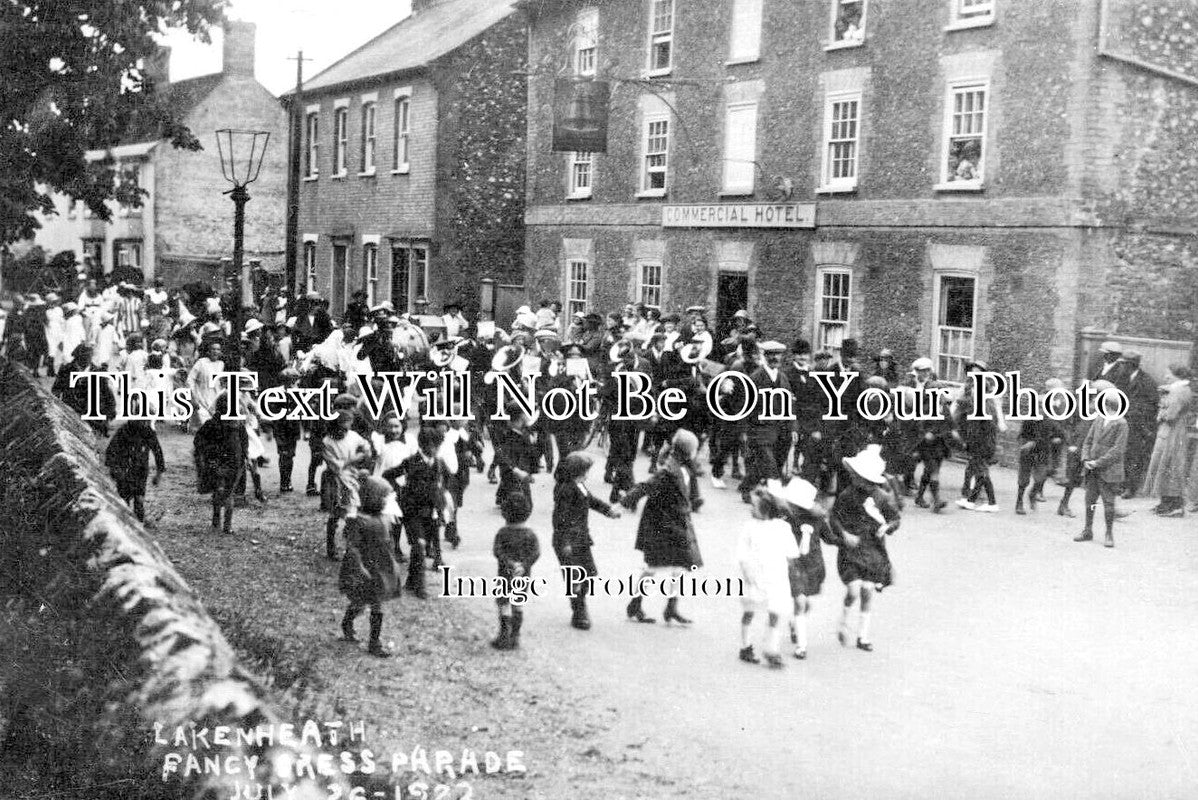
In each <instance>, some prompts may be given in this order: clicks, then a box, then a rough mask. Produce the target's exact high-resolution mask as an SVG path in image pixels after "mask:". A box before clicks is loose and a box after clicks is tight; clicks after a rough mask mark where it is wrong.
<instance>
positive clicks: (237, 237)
mask: <svg viewBox="0 0 1198 800" xmlns="http://www.w3.org/2000/svg"><path fill="white" fill-rule="evenodd" d="M269 141H270V133H269V132H268V131H246V130H235V129H232V128H221V129H220V130H218V131H217V132H216V148H217V150H218V151H219V152H220V169H221V173H222V174H223V175H224V176H225V180H227V181H228V182H229V183H231V184H233V188H232V189H230V190H229V191H227V192H225V194H227V195H229V198H230V199H231V200H232V201H233V272H234V274H235V275H238V276H239V279H240V282H241V299H240V302H239V303H238V304H237V306H236V310H235V311H234V314H233V327H234V330H233V335H232V337H231V339H232V342H230V348H229V349H230V350H231V353H230V360H231V361H233V362H235V363H236V362H238V361H240V357H241V332H242V331H243V330H244V328H245V317H246V312H247V311H249V310H252V309H253V307H254V288H253V281H252V280H251V278H250V273H249V265H248V264H247V263H246V261H245V204H246V203H247V202H249V199H250V193H249V192H248V191H247V190H246V187H247V186H248V185H249V184H251V183H253V182H254V181H256V180H258V173H259V172H260V171H261V170H262V156H263V155H265V154H266V145H267V143H268V142H269ZM238 366H240V364H238Z"/></svg>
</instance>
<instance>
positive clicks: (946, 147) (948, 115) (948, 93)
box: [933, 78, 994, 192]
mask: <svg viewBox="0 0 1198 800" xmlns="http://www.w3.org/2000/svg"><path fill="white" fill-rule="evenodd" d="M979 91H980V92H982V110H981V112H980V113H981V116H982V126H981V128H982V129H981V136H980V138H981V142H982V147H981V150H982V157H981V158H979V159H978V161H977V164H975V165H974V172H975V174H976V176H977V177H975V178H973V179H970V180H964V179H959V178H956V176H953V175H949V171H948V158H949V153H950V151H951V150H952V144H953V140H954V139H955V138H960V139H967V138H974V137H973V136H963V135H956V134H954V133H953V121H954V117H955V116H956V98H957V95H958V94H964V93H967V92H979ZM993 100H994V97H993V94H992V93H991V91H990V79H989V78H962V79H959V80H953V81H949V82H948V84H947V86H946V87H945V93H944V133H943V144H942V146H941V148H940V165H939V170H940V171H939V175H940V183H938V184H936V186H935V187H933V188H935V189H936V190H937V191H945V192H978V191H981V190H982V189H983V188H984V187H985V181H986V154H987V153H988V152H989V150H990V142H989V136H988V135H987V131H988V129H989V127H990V114H991V112H992V111H993V109H994V103H993ZM966 113H976V112H966Z"/></svg>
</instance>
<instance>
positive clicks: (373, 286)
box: [362, 242, 379, 306]
mask: <svg viewBox="0 0 1198 800" xmlns="http://www.w3.org/2000/svg"><path fill="white" fill-rule="evenodd" d="M378 285H379V245H378V242H366V243H365V244H363V245H362V288H363V289H365V290H366V305H368V306H373V305H374V304H375V303H376V302H377V301H376V300H375V297H377V296H378Z"/></svg>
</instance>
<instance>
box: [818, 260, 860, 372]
mask: <svg viewBox="0 0 1198 800" xmlns="http://www.w3.org/2000/svg"><path fill="white" fill-rule="evenodd" d="M833 275H841V276H844V277H845V278H847V279H848V286H847V291H846V292H845V294H844V295H829V294H826V293H825V291H824V289H825V285H826V283H827V279H828V278H829V277H831V276H833ZM854 277H855V276H854V275H853V270H852V268H851V267H838V266H827V267H819V268H818V269H817V270H816V271H815V310H814V315H813V317H812V319H814V320H815V325H814V326H813V327H814V329H813V330H812V336H811V341H812V342H813V343H814V346H815V349H816V350H817V351H818V350H827V351H828V352H830V353H834V354H837V355H839V353H840V343H841V342H843V341H844V340H845V339H847V338H850V334H849V330H850V328H851V326H852V324H853V281H854ZM825 298H835V299H837V300H843V301H844V304H845V305H844V311H845V317H844V319H843V320H838V319H833V318H831V317H830V316H826V315H825V314H824V300H825ZM833 326H840V338H839V340H838V341H836V343H835V344H829V342H830V341H831V338H830V337H829V336H828V335H827V334H828V332H829V331H830V330H831V329H832V328H833Z"/></svg>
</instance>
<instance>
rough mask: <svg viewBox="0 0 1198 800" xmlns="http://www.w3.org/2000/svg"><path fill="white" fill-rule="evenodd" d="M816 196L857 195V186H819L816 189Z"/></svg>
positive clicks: (853, 184) (854, 184)
mask: <svg viewBox="0 0 1198 800" xmlns="http://www.w3.org/2000/svg"><path fill="white" fill-rule="evenodd" d="M815 193H816V194H856V193H857V184H856V183H852V184H844V185H843V186H818V187H816V189H815Z"/></svg>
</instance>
